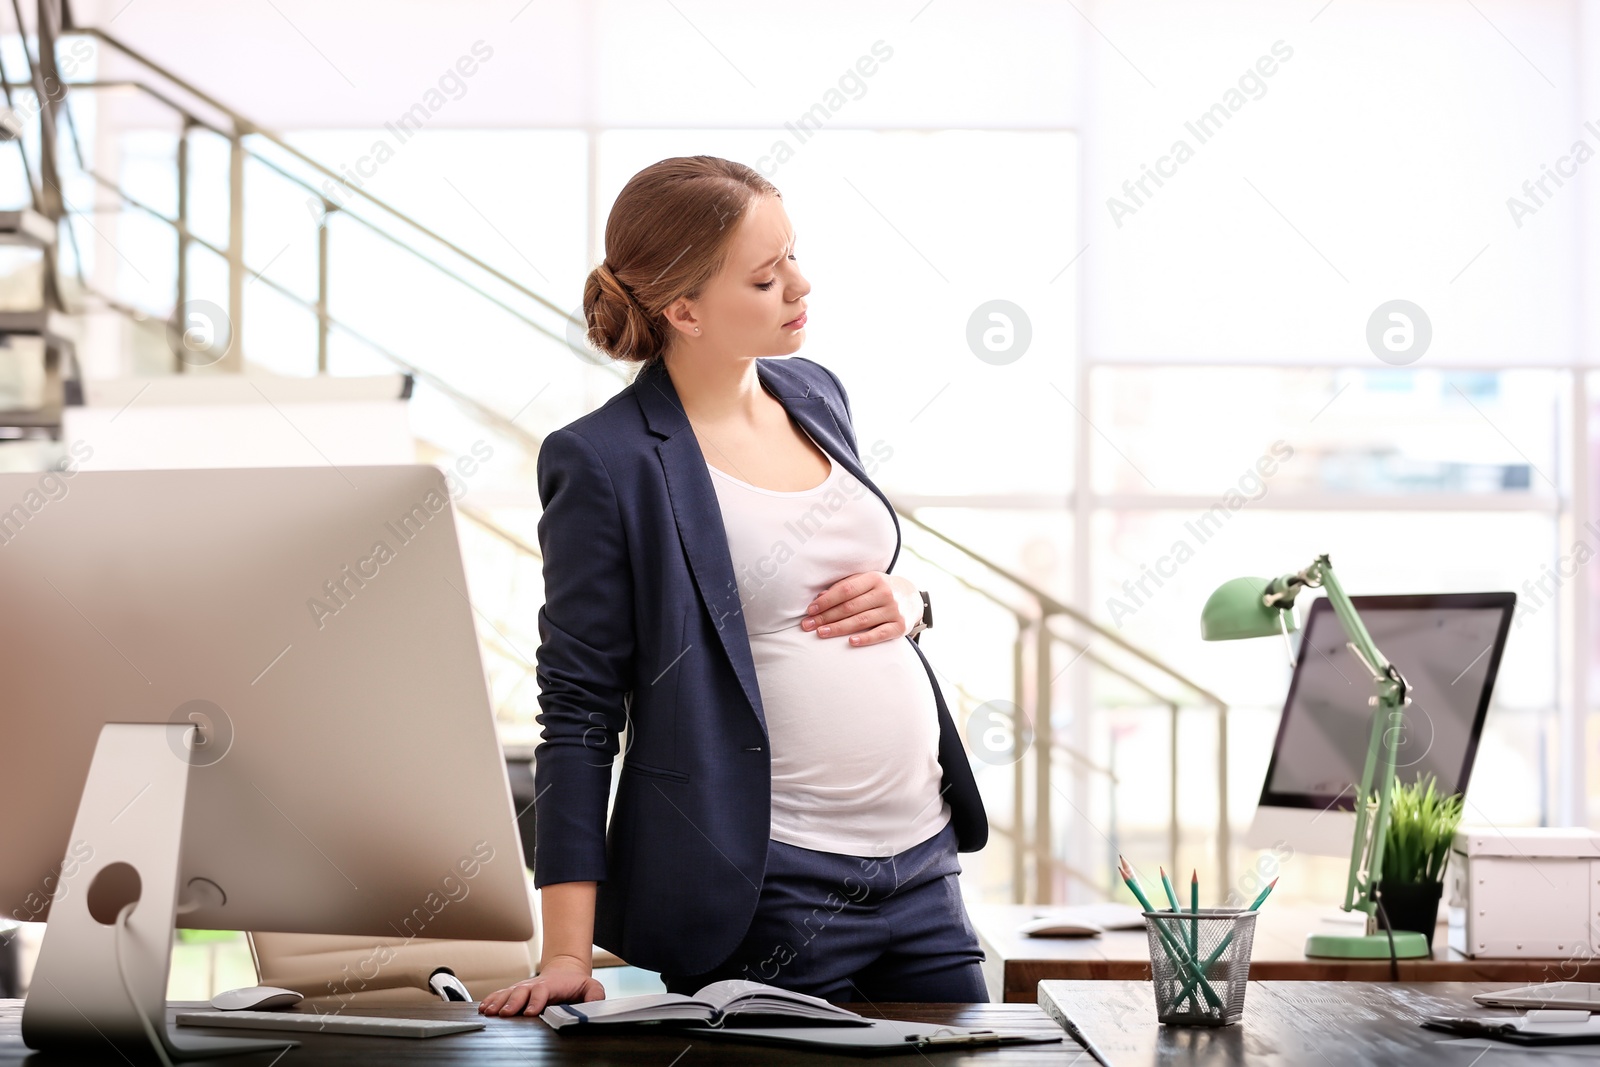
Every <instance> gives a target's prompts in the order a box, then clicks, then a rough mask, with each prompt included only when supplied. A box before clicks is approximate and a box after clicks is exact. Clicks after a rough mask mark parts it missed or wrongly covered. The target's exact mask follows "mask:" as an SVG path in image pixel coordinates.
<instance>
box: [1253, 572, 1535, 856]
mask: <svg viewBox="0 0 1600 1067" xmlns="http://www.w3.org/2000/svg"><path fill="white" fill-rule="evenodd" d="M1350 600H1351V602H1352V603H1353V604H1354V605H1355V608H1356V611H1357V612H1358V613H1359V614H1360V616H1361V621H1362V623H1363V624H1364V625H1365V626H1366V628H1367V631H1368V633H1370V634H1371V635H1372V640H1373V642H1374V643H1375V644H1376V645H1377V646H1378V650H1379V651H1381V652H1382V653H1383V654H1384V655H1385V656H1386V657H1388V659H1389V661H1390V662H1391V663H1393V664H1394V665H1395V666H1396V667H1397V668H1399V671H1400V674H1401V675H1402V676H1403V677H1404V678H1405V680H1406V683H1407V685H1408V686H1409V687H1410V697H1411V703H1410V705H1409V706H1407V707H1406V709H1405V726H1404V727H1403V730H1402V733H1401V735H1400V737H1399V746H1398V752H1397V755H1396V760H1395V766H1396V772H1397V774H1398V776H1399V779H1400V781H1401V782H1403V783H1406V784H1409V783H1411V782H1413V781H1416V780H1417V779H1418V778H1420V777H1422V776H1425V775H1429V774H1431V775H1433V776H1434V777H1435V778H1436V779H1437V780H1438V783H1439V789H1440V790H1441V791H1443V792H1445V793H1455V792H1465V791H1466V788H1467V780H1468V778H1469V777H1470V776H1471V774H1472V761H1473V757H1474V756H1475V755H1476V754H1477V749H1478V739H1479V737H1480V736H1481V735H1482V733H1483V723H1484V719H1485V717H1486V716H1487V715H1488V712H1489V698H1490V695H1491V694H1492V692H1493V690H1494V681H1495V676H1496V674H1497V673H1498V672H1499V669H1500V656H1501V653H1502V652H1503V651H1504V650H1505V643H1506V635H1507V634H1508V633H1509V632H1510V628H1511V615H1512V609H1513V608H1514V607H1515V605H1516V594H1515V593H1438V594H1415V595H1404V596H1357V597H1351V598H1350ZM1349 640H1350V638H1349V636H1348V635H1347V634H1346V633H1345V629H1344V624H1343V623H1342V622H1340V621H1339V617H1338V615H1337V614H1336V613H1335V612H1334V610H1333V605H1332V604H1331V603H1330V602H1329V601H1328V600H1327V599H1326V598H1322V599H1319V600H1316V601H1314V602H1313V603H1312V605H1311V612H1310V615H1309V616H1308V617H1307V619H1306V623H1305V626H1304V628H1303V630H1302V633H1301V638H1300V650H1299V653H1298V655H1297V656H1296V659H1295V667H1294V677H1293V679H1292V680H1291V681H1290V683H1289V696H1288V699H1287V700H1286V701H1285V702H1284V707H1283V716H1282V718H1281V719H1280V720H1279V722H1278V736H1277V740H1276V742H1275V743H1274V744H1273V748H1272V760H1271V762H1270V763H1269V764H1268V765H1267V775H1266V780H1265V781H1264V782H1263V784H1262V787H1261V801H1260V804H1259V805H1258V806H1257V808H1256V815H1255V819H1254V821H1253V822H1252V823H1251V826H1250V832H1249V834H1248V836H1247V838H1246V841H1247V843H1248V844H1249V845H1250V846H1251V847H1253V848H1271V847H1274V846H1279V845H1283V844H1287V845H1288V846H1289V847H1291V848H1293V849H1294V850H1295V851H1298V852H1306V853H1310V854H1313V855H1328V856H1348V855H1349V854H1350V841H1351V836H1352V835H1353V834H1354V833H1355V815H1354V811H1355V801H1356V793H1357V791H1358V790H1359V788H1360V782H1361V770H1362V765H1363V763H1364V761H1365V760H1366V755H1367V745H1368V742H1369V740H1370V737H1371V730H1372V715H1373V710H1374V709H1373V708H1372V707H1371V706H1370V705H1369V704H1368V698H1369V697H1371V696H1372V695H1373V694H1374V693H1375V692H1376V690H1375V689H1374V687H1373V683H1372V676H1371V675H1370V674H1369V673H1368V672H1367V669H1366V668H1365V667H1364V666H1362V663H1361V661H1360V660H1359V659H1358V658H1356V657H1355V656H1354V655H1352V654H1351V652H1350V650H1349V649H1348V648H1346V647H1345V645H1346V642H1348V641H1349Z"/></svg>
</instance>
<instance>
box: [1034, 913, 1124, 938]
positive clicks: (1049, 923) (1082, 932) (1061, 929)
mask: <svg viewBox="0 0 1600 1067" xmlns="http://www.w3.org/2000/svg"><path fill="white" fill-rule="evenodd" d="M1017 932H1018V933H1020V934H1023V935H1025V936H1027V937H1099V936H1100V935H1101V934H1103V933H1105V927H1103V926H1101V925H1100V924H1098V923H1092V922H1088V921H1086V920H1082V919H1069V918H1065V917H1063V916H1059V915H1044V916H1041V917H1039V918H1037V919H1031V920H1029V921H1028V922H1025V923H1023V924H1022V925H1021V926H1019V927H1017Z"/></svg>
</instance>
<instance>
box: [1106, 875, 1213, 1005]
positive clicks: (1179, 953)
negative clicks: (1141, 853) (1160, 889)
mask: <svg viewBox="0 0 1600 1067" xmlns="http://www.w3.org/2000/svg"><path fill="white" fill-rule="evenodd" d="M1117 871H1118V873H1119V874H1121V875H1122V881H1123V882H1124V883H1125V884H1126V885H1127V887H1128V889H1129V890H1131V891H1132V892H1133V896H1134V899H1136V900H1137V901H1138V902H1139V903H1140V904H1142V905H1143V906H1144V910H1145V911H1155V910H1156V909H1155V908H1153V907H1151V906H1150V898H1149V897H1147V896H1145V895H1144V890H1143V889H1141V888H1140V887H1139V880H1138V879H1137V878H1135V877H1134V874H1133V868H1132V867H1130V866H1129V865H1128V861H1127V860H1126V859H1124V858H1123V857H1122V856H1118V857H1117ZM1151 922H1153V923H1154V925H1155V929H1156V937H1158V938H1159V939H1160V940H1161V943H1162V945H1164V946H1166V949H1167V952H1168V953H1169V954H1170V955H1171V956H1172V959H1173V961H1174V962H1175V963H1177V965H1178V967H1179V969H1181V970H1187V971H1188V972H1189V974H1190V979H1189V983H1188V984H1187V985H1186V986H1185V991H1186V992H1187V993H1188V994H1189V995H1190V996H1192V995H1193V993H1192V990H1193V988H1194V981H1195V979H1199V980H1200V992H1202V993H1204V994H1205V998H1206V1000H1208V1001H1210V1003H1211V1006H1212V1007H1213V1008H1215V1009H1217V1010H1218V1011H1221V1010H1222V1001H1221V1000H1219V999H1218V998H1217V993H1216V990H1214V989H1212V988H1211V983H1210V982H1208V981H1206V980H1205V974H1204V972H1203V971H1201V970H1200V969H1199V968H1198V967H1197V966H1196V965H1195V961H1194V958H1193V957H1191V956H1190V955H1189V954H1188V953H1187V952H1185V951H1184V950H1183V946H1182V945H1181V944H1180V943H1179V942H1176V941H1174V940H1173V939H1172V935H1171V934H1170V933H1169V932H1168V931H1167V930H1166V928H1165V927H1163V926H1162V925H1161V923H1160V922H1159V921H1158V920H1151ZM1183 996H1184V994H1183V993H1180V994H1179V1000H1181V999H1182V998H1183Z"/></svg>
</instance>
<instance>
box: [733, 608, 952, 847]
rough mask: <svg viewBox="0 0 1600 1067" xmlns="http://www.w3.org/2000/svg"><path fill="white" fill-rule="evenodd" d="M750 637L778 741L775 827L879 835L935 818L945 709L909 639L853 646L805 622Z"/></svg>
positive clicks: (774, 751) (763, 698) (764, 702)
mask: <svg viewBox="0 0 1600 1067" xmlns="http://www.w3.org/2000/svg"><path fill="white" fill-rule="evenodd" d="M750 641H751V651H752V652H753V654H754V656H755V661H756V669H757V673H758V675H759V679H760V689H761V704H762V708H763V710H764V711H765V713H766V719H767V732H768V736H769V737H770V739H771V742H772V792H773V821H774V827H775V828H777V827H781V826H784V825H789V826H802V825H824V824H826V825H828V826H829V827H830V828H831V829H832V830H833V831H834V832H835V833H836V834H838V833H849V832H861V833H866V832H868V831H870V832H871V834H872V835H873V836H876V835H877V834H878V832H879V831H880V830H881V829H882V827H884V826H898V827H899V828H901V829H902V830H911V829H913V827H926V826H929V825H932V824H934V823H935V822H937V820H938V818H939V815H940V811H941V810H942V809H941V805H940V804H939V802H938V800H939V781H940V779H941V777H942V773H943V772H942V769H941V768H940V766H939V719H938V705H937V703H936V701H935V696H934V691H933V684H932V681H931V680H930V679H929V677H928V672H927V671H926V670H925V669H924V667H923V665H922V660H921V659H920V658H919V657H918V655H917V653H916V650H915V649H913V648H911V647H910V643H909V642H907V641H906V640H905V639H904V638H895V639H894V640H892V641H883V642H879V643H877V644H871V645H863V646H852V645H851V644H850V643H849V641H848V639H847V638H844V637H834V638H820V637H818V636H817V635H816V634H815V633H807V632H805V631H803V630H801V629H800V628H799V627H798V626H795V627H793V628H790V629H785V630H779V631H777V632H775V633H770V634H757V635H752V637H751V639H750ZM775 836H779V835H778V834H776V833H775ZM919 840H920V838H919ZM856 854H860V855H865V854H867V853H864V852H858V853H856Z"/></svg>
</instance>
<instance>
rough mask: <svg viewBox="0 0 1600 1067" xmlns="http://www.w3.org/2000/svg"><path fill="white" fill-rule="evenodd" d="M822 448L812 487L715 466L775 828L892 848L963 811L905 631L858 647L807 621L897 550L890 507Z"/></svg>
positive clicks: (791, 839)
mask: <svg viewBox="0 0 1600 1067" xmlns="http://www.w3.org/2000/svg"><path fill="white" fill-rule="evenodd" d="M802 429H803V427H802ZM807 436H808V437H809V436H810V435H809V434H807ZM818 447H819V448H821V446H820V445H819V446H818ZM821 451H822V452H823V454H824V455H827V456H828V463H829V473H828V476H827V478H826V479H825V480H824V481H823V482H822V484H820V485H818V486H816V487H815V488H813V489H806V490H801V491H799V492H779V491H776V490H772V489H762V488H760V487H758V486H754V485H751V484H749V483H748V482H745V481H742V480H740V479H738V478H735V477H734V476H733V475H731V474H728V473H727V472H725V471H721V470H718V469H717V468H716V467H713V466H711V464H709V463H707V464H706V467H707V469H708V470H710V472H711V482H712V484H713V485H714V486H715V487H716V492H717V499H718V501H719V503H720V505H721V509H722V521H723V525H724V527H725V528H726V530H727V534H728V550H729V555H730V556H731V557H732V559H733V570H734V574H735V575H736V577H737V580H738V584H739V602H740V605H741V607H742V608H743V614H744V620H745V630H746V632H747V633H748V634H749V637H750V651H751V653H752V655H753V656H754V659H755V667H756V678H757V682H758V688H759V689H760V692H761V705H762V708H763V709H764V711H765V713H766V719H767V735H768V738H769V740H770V741H771V746H772V753H771V756H772V837H773V839H774V840H777V841H782V842H784V843H785V844H790V845H798V846H799V847H801V848H809V849H815V850H817V851H820V852H834V853H840V854H843V855H847V856H875V857H884V856H889V855H893V854H894V853H896V852H900V851H902V850H904V849H907V848H910V847H911V846H912V845H915V844H919V843H921V842H922V841H925V840H927V839H928V838H930V837H932V836H933V835H934V834H936V833H938V832H939V831H940V830H942V829H943V828H944V826H945V824H946V823H948V822H949V821H950V805H949V804H948V802H946V801H945V800H944V798H943V797H942V796H941V795H940V792H939V783H940V780H941V779H942V777H943V770H942V768H941V767H940V765H939V719H938V705H937V704H936V703H935V697H934V692H933V686H932V682H931V680H930V679H929V678H928V673H927V671H926V670H925V669H924V668H923V665H922V660H921V659H920V658H919V657H918V655H917V652H916V650H915V649H913V648H912V647H911V645H910V642H909V641H907V640H906V639H905V638H903V637H900V638H896V639H894V640H892V641H881V642H877V643H874V644H870V645H852V644H850V639H849V637H848V636H834V637H818V636H817V632H816V631H815V630H810V631H807V630H802V629H800V620H801V619H802V618H804V617H805V613H806V608H807V607H808V606H809V605H810V603H811V602H812V600H813V599H815V598H816V597H817V595H818V594H820V593H822V592H823V591H824V590H826V589H827V588H828V587H829V586H831V585H833V584H834V583H835V582H837V581H839V580H840V579H842V578H847V577H849V576H850V575H852V574H858V573H860V572H862V571H881V570H883V569H884V568H886V567H888V566H889V562H890V559H891V557H892V556H893V554H894V544H895V528H894V520H893V518H892V517H891V516H890V514H889V510H888V508H887V507H885V505H884V503H883V501H881V500H879V499H878V497H877V495H876V494H875V493H873V491H872V490H871V489H869V488H868V487H867V486H866V485H865V484H863V483H862V482H861V481H860V480H859V479H857V478H856V477H855V476H854V475H853V474H851V473H850V472H849V470H847V469H846V468H845V467H843V466H842V465H840V464H839V462H838V461H837V460H835V459H834V458H833V456H832V455H829V454H828V451H827V449H821Z"/></svg>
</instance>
